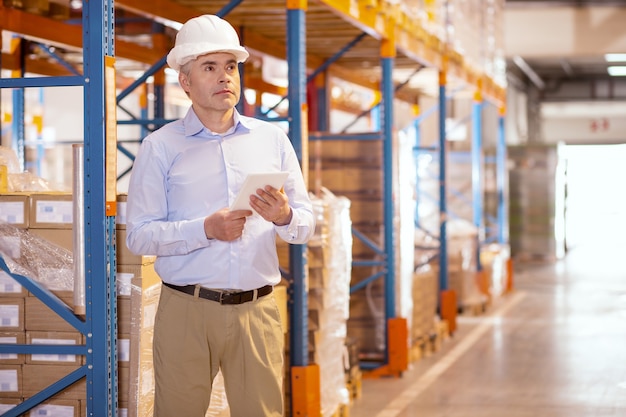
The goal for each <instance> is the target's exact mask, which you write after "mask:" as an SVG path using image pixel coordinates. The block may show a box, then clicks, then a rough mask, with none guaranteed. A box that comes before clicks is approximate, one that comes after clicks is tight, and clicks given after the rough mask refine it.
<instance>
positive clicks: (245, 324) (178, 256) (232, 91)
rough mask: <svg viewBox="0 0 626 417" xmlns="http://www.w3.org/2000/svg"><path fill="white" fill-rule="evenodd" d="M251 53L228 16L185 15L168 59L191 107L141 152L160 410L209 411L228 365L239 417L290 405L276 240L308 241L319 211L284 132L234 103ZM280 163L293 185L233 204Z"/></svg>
mask: <svg viewBox="0 0 626 417" xmlns="http://www.w3.org/2000/svg"><path fill="white" fill-rule="evenodd" d="M247 58H248V52H247V51H246V50H245V49H244V48H243V47H242V46H240V44H239V37H238V36H237V33H236V32H235V30H234V29H233V27H232V26H231V25H230V24H229V23H227V22H226V21H224V20H222V19H220V18H219V17H217V16H212V15H204V16H200V17H196V18H193V19H191V20H189V21H188V22H186V23H185V24H184V25H183V27H182V28H181V29H180V31H179V33H178V35H177V37H176V43H175V46H174V48H173V49H172V50H171V51H170V53H169V54H168V57H167V62H168V65H169V66H170V67H172V68H173V69H175V70H177V71H179V77H178V80H179V83H180V86H181V87H182V88H183V90H184V91H185V92H186V93H187V95H188V96H189V98H190V99H191V102H192V105H191V107H190V108H189V110H188V113H187V115H186V116H185V117H184V118H183V119H181V120H178V121H175V122H172V123H170V124H168V125H166V126H164V127H162V128H161V129H159V130H157V131H156V132H154V133H152V134H150V135H149V136H148V137H146V139H145V140H144V141H143V143H142V145H141V148H140V150H139V152H138V154H137V157H136V159H135V163H134V167H133V171H132V176H131V180H130V184H129V190H128V205H127V216H128V218H127V222H128V226H127V227H128V237H127V242H126V243H127V245H128V247H129V249H130V250H131V251H133V252H135V253H137V254H143V255H156V256H157V260H156V264H155V268H156V271H157V272H158V273H159V275H160V277H161V279H162V281H163V287H162V292H161V298H160V300H159V307H158V311H157V314H156V319H155V320H156V321H155V329H154V344H153V347H154V370H155V381H156V384H155V385H156V392H155V410H154V416H155V417H175V416H184V417H203V416H204V415H205V412H206V410H207V408H208V406H209V399H210V394H211V387H212V381H213V378H214V377H215V375H216V374H217V372H218V370H219V369H221V370H222V374H223V376H224V387H225V390H226V395H227V397H228V400H229V401H228V402H229V405H230V410H231V415H232V416H233V417H255V416H258V417H267V416H282V415H283V397H282V375H283V344H284V336H283V331H282V329H281V325H280V316H279V312H278V309H277V305H276V302H275V300H274V298H273V294H272V288H273V286H274V285H275V284H277V283H278V282H279V281H280V272H279V268H278V257H277V254H276V245H275V239H276V235H278V236H279V237H280V238H282V239H284V240H285V241H287V242H289V243H294V244H302V243H305V242H307V241H308V240H309V239H310V238H311V236H312V235H313V233H314V229H315V221H314V217H313V212H312V207H311V202H310V200H309V198H308V192H307V188H306V185H305V183H304V180H303V177H302V172H301V168H300V165H299V163H298V160H297V157H296V154H295V151H294V149H293V147H292V145H291V143H290V142H289V139H288V138H287V136H286V135H285V133H284V132H283V131H282V130H281V129H279V128H278V127H277V126H275V125H272V124H270V123H268V122H264V121H261V120H257V119H253V118H249V117H245V116H243V115H240V114H239V113H238V112H237V110H236V109H235V105H236V104H237V102H238V101H239V99H240V95H241V87H240V78H239V77H240V75H239V71H238V66H237V63H238V62H243V61H245V60H246V59H247ZM278 171H286V172H288V173H289V175H288V178H287V180H286V182H285V184H284V187H283V189H276V188H273V187H271V186H266V187H265V188H263V189H257V192H256V194H253V195H252V196H250V197H249V198H250V206H251V207H252V209H253V210H247V209H245V210H233V211H231V210H229V208H228V207H229V206H230V204H232V202H233V200H234V199H235V197H236V195H237V193H238V192H239V190H240V188H241V186H242V183H243V181H244V179H245V178H246V176H247V175H248V174H249V173H253V172H278Z"/></svg>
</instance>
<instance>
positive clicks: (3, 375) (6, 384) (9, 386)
mask: <svg viewBox="0 0 626 417" xmlns="http://www.w3.org/2000/svg"><path fill="white" fill-rule="evenodd" d="M0 392H17V369H2V370H0Z"/></svg>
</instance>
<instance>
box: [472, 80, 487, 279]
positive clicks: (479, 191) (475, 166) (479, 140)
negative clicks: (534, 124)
mask: <svg viewBox="0 0 626 417" xmlns="http://www.w3.org/2000/svg"><path fill="white" fill-rule="evenodd" d="M482 111H483V101H482V97H481V93H480V91H478V92H477V93H476V97H475V98H474V103H473V105H472V150H471V155H472V208H473V212H472V214H473V216H472V217H473V221H474V226H475V227H476V230H477V232H478V233H477V235H476V243H477V244H476V254H475V256H476V269H477V271H478V272H480V271H482V269H483V268H482V264H481V262H480V245H481V242H483V241H484V226H483V215H484V213H483V118H482V116H483V112H482Z"/></svg>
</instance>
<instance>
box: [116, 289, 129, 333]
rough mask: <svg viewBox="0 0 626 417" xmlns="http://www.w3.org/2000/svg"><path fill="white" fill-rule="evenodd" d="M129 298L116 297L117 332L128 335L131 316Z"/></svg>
mask: <svg viewBox="0 0 626 417" xmlns="http://www.w3.org/2000/svg"><path fill="white" fill-rule="evenodd" d="M130 310H131V307H130V297H127V296H122V297H117V331H118V333H124V334H130V332H131V330H130V327H131V324H130V320H131V315H130Z"/></svg>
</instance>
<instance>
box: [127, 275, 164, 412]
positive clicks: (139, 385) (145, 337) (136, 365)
mask: <svg viewBox="0 0 626 417" xmlns="http://www.w3.org/2000/svg"><path fill="white" fill-rule="evenodd" d="M139 276H140V277H136V278H133V280H132V287H131V317H132V318H133V320H132V323H131V334H130V367H129V371H130V373H129V377H130V384H131V387H133V389H132V390H130V396H129V399H128V417H144V416H151V415H152V413H153V409H154V370H153V366H152V358H153V356H152V339H153V335H154V318H155V315H156V310H157V306H158V303H159V296H160V294H161V279H160V278H159V276H158V275H157V273H156V272H155V271H154V264H152V263H151V264H147V265H144V266H143V267H142V268H141V271H140V275H139Z"/></svg>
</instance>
